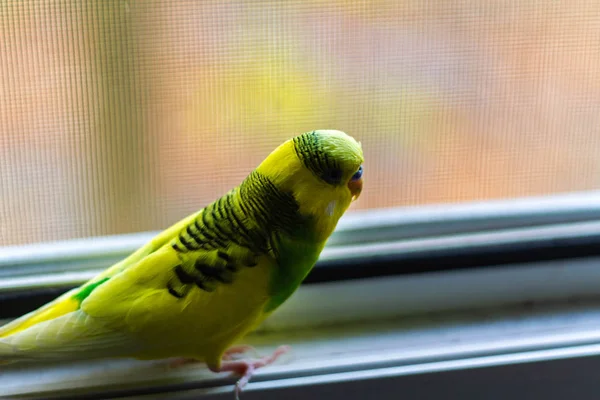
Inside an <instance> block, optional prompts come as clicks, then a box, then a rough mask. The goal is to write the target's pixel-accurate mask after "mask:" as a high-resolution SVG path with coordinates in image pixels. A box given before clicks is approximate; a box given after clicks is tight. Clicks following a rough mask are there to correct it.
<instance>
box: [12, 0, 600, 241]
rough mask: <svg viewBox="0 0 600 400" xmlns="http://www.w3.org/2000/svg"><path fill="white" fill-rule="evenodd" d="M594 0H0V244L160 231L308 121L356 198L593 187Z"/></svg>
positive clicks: (408, 199) (597, 115) (363, 204)
mask: <svg viewBox="0 0 600 400" xmlns="http://www.w3.org/2000/svg"><path fill="white" fill-rule="evenodd" d="M599 43H600V3H599V2H597V1H587V2H560V1H554V0H547V1H510V2H508V1H506V2H496V1H479V0H472V1H441V0H440V1H427V2H419V1H403V2H398V1H370V2H356V1H332V0H329V1H283V2H282V1H219V0H210V1H198V2H192V1H190V2H159V1H96V2H69V1H61V2H38V1H24V0H23V1H3V2H1V3H0V179H1V181H0V183H1V185H0V196H1V197H0V245H10V244H19V243H30V242H37V241H46V240H57V239H69V238H74V237H83V236H94V235H105V234H114V233H123V232H134V231H143V230H151V229H161V228H164V227H166V226H168V225H169V224H171V223H173V222H175V221H176V220H178V219H179V218H181V217H183V216H185V215H186V214H188V213H190V212H192V211H194V210H197V209H199V208H200V207H202V206H203V205H205V204H207V203H208V202H210V201H211V200H213V199H215V198H216V197H217V196H219V195H221V194H223V193H224V192H225V191H227V190H228V189H230V188H231V187H233V186H235V185H237V184H239V182H240V181H241V180H242V179H243V178H244V176H245V175H246V174H247V173H248V172H249V171H250V170H251V169H252V168H254V167H255V166H256V165H257V164H258V163H259V162H260V161H261V160H262V159H263V158H264V157H265V156H266V155H267V154H268V153H269V152H270V151H271V150H273V149H274V148H275V147H276V146H277V145H278V144H280V143H281V142H283V141H284V140H286V139H288V138H289V137H290V136H293V135H295V134H297V133H301V132H304V131H308V130H313V129H319V128H330V129H340V130H344V131H346V132H348V133H350V134H351V135H353V136H354V137H356V138H357V139H359V140H360V141H361V142H362V143H363V148H364V150H365V156H366V162H365V190H364V192H363V195H362V196H361V199H360V200H359V201H358V202H356V203H355V204H354V205H353V209H359V208H373V207H389V206H400V205H414V204H424V203H440V202H458V201H467V200H481V199H490V198H505V197H514V196H525V195H540V194H546V193H554V192H564V191H574V190H587V189H597V188H600V176H599V168H598V160H599V159H600V45H599Z"/></svg>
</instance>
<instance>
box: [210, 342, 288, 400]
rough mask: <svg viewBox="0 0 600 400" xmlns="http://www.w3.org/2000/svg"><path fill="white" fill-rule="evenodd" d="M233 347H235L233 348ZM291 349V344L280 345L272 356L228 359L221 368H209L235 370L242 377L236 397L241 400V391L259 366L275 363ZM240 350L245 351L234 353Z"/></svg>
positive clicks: (237, 384)
mask: <svg viewBox="0 0 600 400" xmlns="http://www.w3.org/2000/svg"><path fill="white" fill-rule="evenodd" d="M236 347H242V346H236ZM248 347H249V346H248ZM233 349H235V348H233ZM290 349H291V347H290V346H279V347H278V348H277V349H276V350H275V351H274V352H273V354H271V355H270V356H266V357H262V358H259V359H257V360H252V361H242V360H236V361H226V362H224V363H222V364H221V367H220V368H210V367H209V368H210V369H211V371H213V372H233V373H235V374H237V375H240V376H241V377H240V379H239V380H238V381H237V383H236V384H235V398H236V400H239V396H240V392H241V391H242V389H243V388H244V386H246V384H247V383H248V382H249V381H250V378H252V375H253V374H254V371H256V370H257V369H259V368H262V367H266V366H267V365H269V364H272V363H274V362H275V361H276V360H277V359H278V358H279V357H281V356H282V355H283V354H285V353H287V352H288V351H290ZM238 350H239V349H238ZM240 352H243V351H234V352H233V354H236V353H240ZM225 354H226V355H227V354H229V355H230V354H232V353H230V351H227V352H226V353H225Z"/></svg>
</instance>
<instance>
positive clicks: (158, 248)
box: [0, 130, 363, 394]
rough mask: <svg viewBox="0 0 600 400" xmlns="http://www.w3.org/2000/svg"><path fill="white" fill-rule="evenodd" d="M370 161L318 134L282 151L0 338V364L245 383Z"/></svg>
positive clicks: (346, 141)
mask: <svg viewBox="0 0 600 400" xmlns="http://www.w3.org/2000/svg"><path fill="white" fill-rule="evenodd" d="M362 163H363V153H362V150H361V145H360V143H359V142H357V141H356V140H354V139H353V138H352V137H350V136H348V135H347V134H345V133H344V132H341V131H336V130H317V131H313V132H307V133H304V134H302V135H299V136H296V137H294V138H292V139H290V140H288V141H286V142H285V143H283V144H282V145H280V146H279V147H278V148H277V149H275V150H274V151H273V152H272V153H271V154H270V155H269V156H268V157H267V158H266V159H265V160H264V161H263V162H262V163H261V164H260V165H259V166H258V167H257V168H256V169H255V170H254V171H253V172H252V173H250V175H249V176H248V177H247V178H246V179H245V180H244V181H243V182H242V183H241V184H240V185H239V186H238V187H236V188H235V189H232V190H231V191H229V192H228V193H227V194H225V195H224V196H223V197H221V198H219V199H218V200H216V201H215V202H214V203H212V204H210V205H208V206H207V207H205V208H204V209H202V210H200V211H198V212H196V213H194V214H192V215H190V216H188V217H187V218H185V219H183V220H181V221H179V222H178V223H176V224H175V225H173V226H171V227H170V228H168V229H166V230H165V231H163V232H162V233H160V234H159V235H157V236H156V237H155V238H153V239H152V240H151V241H150V242H149V243H147V244H146V245H144V246H143V247H141V248H140V249H138V250H137V251H135V252H134V253H133V254H131V255H130V256H129V257H127V258H125V259H124V260H122V261H121V262H118V263H117V264H115V265H113V266H112V267H110V268H108V269H107V270H106V271H104V272H102V273H101V274H99V275H98V276H96V277H95V278H93V279H91V280H90V281H88V282H86V283H85V284H83V285H82V286H80V287H78V288H75V289H73V290H71V291H69V292H67V293H65V294H63V295H62V296H60V297H58V298H57V299H56V300H54V301H52V302H50V303H48V304H46V305H44V306H42V307H40V308H39V309H37V310H35V311H33V312H31V313H29V314H27V315H24V316H22V317H20V318H18V319H16V320H15V321H12V322H11V323H8V324H7V325H5V326H3V327H1V328H0V363H8V362H15V361H28V360H29V361H35V360H45V361H65V360H75V359H82V358H84V359H91V358H112V357H119V358H121V357H132V358H137V359H163V358H172V357H176V358H177V360H179V361H181V362H183V363H185V362H188V361H189V360H194V361H200V362H205V363H206V364H207V366H208V367H209V368H210V369H211V370H212V371H215V372H222V371H231V372H234V373H236V374H239V375H240V376H241V378H240V380H239V381H238V382H237V384H236V394H238V393H239V391H240V390H241V388H242V387H243V386H244V385H245V384H246V383H247V382H248V381H249V379H250V377H251V375H252V373H253V371H254V370H255V369H256V368H260V367H262V366H265V365H267V364H269V363H271V362H273V361H274V360H275V359H276V358H277V357H278V356H279V355H280V354H282V353H284V352H285V351H286V349H287V348H286V347H285V346H281V347H280V348H278V349H277V350H276V351H275V352H274V353H273V355H271V356H269V357H265V358H262V359H258V360H253V361H244V360H232V359H231V357H230V355H231V354H233V353H239V352H243V351H245V350H246V349H247V348H248V347H245V346H237V347H231V346H232V344H233V343H234V342H236V341H237V340H239V339H240V338H241V337H242V336H243V335H245V334H246V333H248V332H249V331H251V330H252V329H253V328H255V327H257V325H258V324H260V323H261V322H262V321H263V320H264V319H265V318H266V317H268V316H269V315H270V314H271V313H272V312H273V311H274V310H275V309H276V308H277V307H279V306H280V305H281V304H282V303H283V302H284V301H285V300H286V299H287V298H288V297H289V296H290V295H291V294H292V293H293V292H294V291H295V290H296V289H297V288H298V286H299V285H300V283H301V282H302V280H303V279H304V278H305V277H306V275H307V274H308V273H309V271H310V270H311V269H312V267H313V266H314V264H315V263H316V261H317V259H318V258H319V254H320V253H321V250H323V247H324V245H325V242H326V241H327V239H328V238H329V236H330V235H331V233H332V232H333V230H334V229H335V227H336V224H337V223H338V220H339V219H340V217H341V216H342V215H343V214H344V212H345V211H346V210H347V209H348V207H349V205H350V203H351V202H352V201H353V200H355V199H356V198H358V196H359V194H360V192H361V190H362V182H363V181H362V172H363V167H362Z"/></svg>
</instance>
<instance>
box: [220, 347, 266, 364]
mask: <svg viewBox="0 0 600 400" xmlns="http://www.w3.org/2000/svg"><path fill="white" fill-rule="evenodd" d="M248 351H250V352H252V353H254V356H255V357H257V358H258V351H257V350H256V349H255V348H254V347H252V346H249V345H247V344H242V345H239V346H233V347H230V348H228V349H227V350H226V351H225V353H224V354H223V360H226V361H229V360H233V359H234V358H235V357H233V356H234V355H236V354H243V353H246V352H248Z"/></svg>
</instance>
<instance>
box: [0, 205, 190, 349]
mask: <svg viewBox="0 0 600 400" xmlns="http://www.w3.org/2000/svg"><path fill="white" fill-rule="evenodd" d="M200 212H201V211H200ZM200 212H197V213H194V214H192V215H190V216H188V217H187V218H185V219H183V220H181V221H179V222H177V223H176V224H174V225H172V226H171V227H170V228H168V229H166V230H164V231H162V232H161V233H159V234H158V235H157V236H155V237H154V238H153V239H152V240H151V241H150V242H148V243H147V244H145V245H144V246H142V247H140V248H139V249H138V250H137V251H135V252H134V253H132V254H131V255H130V256H128V257H127V258H125V259H123V260H122V261H120V262H118V263H116V264H114V265H113V266H111V267H110V268H108V269H106V270H105V271H103V272H102V273H100V274H99V275H97V276H96V277H94V278H92V279H91V280H90V281H88V282H86V283H85V284H83V285H81V286H79V287H77V288H74V289H72V290H70V291H68V292H67V293H64V294H63V295H61V296H59V297H58V298H56V299H55V300H53V301H51V302H49V303H47V304H45V305H44V306H42V307H40V308H38V309H36V310H34V311H32V312H30V313H28V314H25V315H23V316H21V317H19V318H17V319H15V320H13V321H11V322H10V323H8V324H5V325H3V326H2V327H0V338H3V337H6V336H9V335H13V334H15V333H17V332H19V331H22V330H24V329H27V328H29V327H31V326H33V325H36V324H39V323H41V322H44V321H48V320H51V319H55V318H58V317H60V316H62V315H65V314H68V313H70V312H73V311H75V310H77V309H79V307H80V304H81V302H82V301H83V299H85V298H86V297H87V296H88V295H89V294H90V293H91V292H92V291H93V290H94V289H95V288H96V287H98V286H99V285H101V284H102V283H104V282H106V281H107V280H109V279H110V278H111V277H113V276H115V275H117V274H119V273H120V272H122V271H124V270H126V269H127V268H129V267H131V266H132V265H135V264H136V263H138V262H140V261H141V260H142V259H144V257H147V256H148V255H150V254H152V253H154V252H155V251H156V250H158V249H159V248H161V247H162V246H164V245H165V243H167V242H169V241H170V240H171V239H173V238H174V237H175V236H176V235H177V233H178V232H179V231H181V229H182V228H183V227H184V226H186V225H187V224H189V223H190V221H193V220H194V219H195V218H196V217H197V216H198V214H199V213H200Z"/></svg>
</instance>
